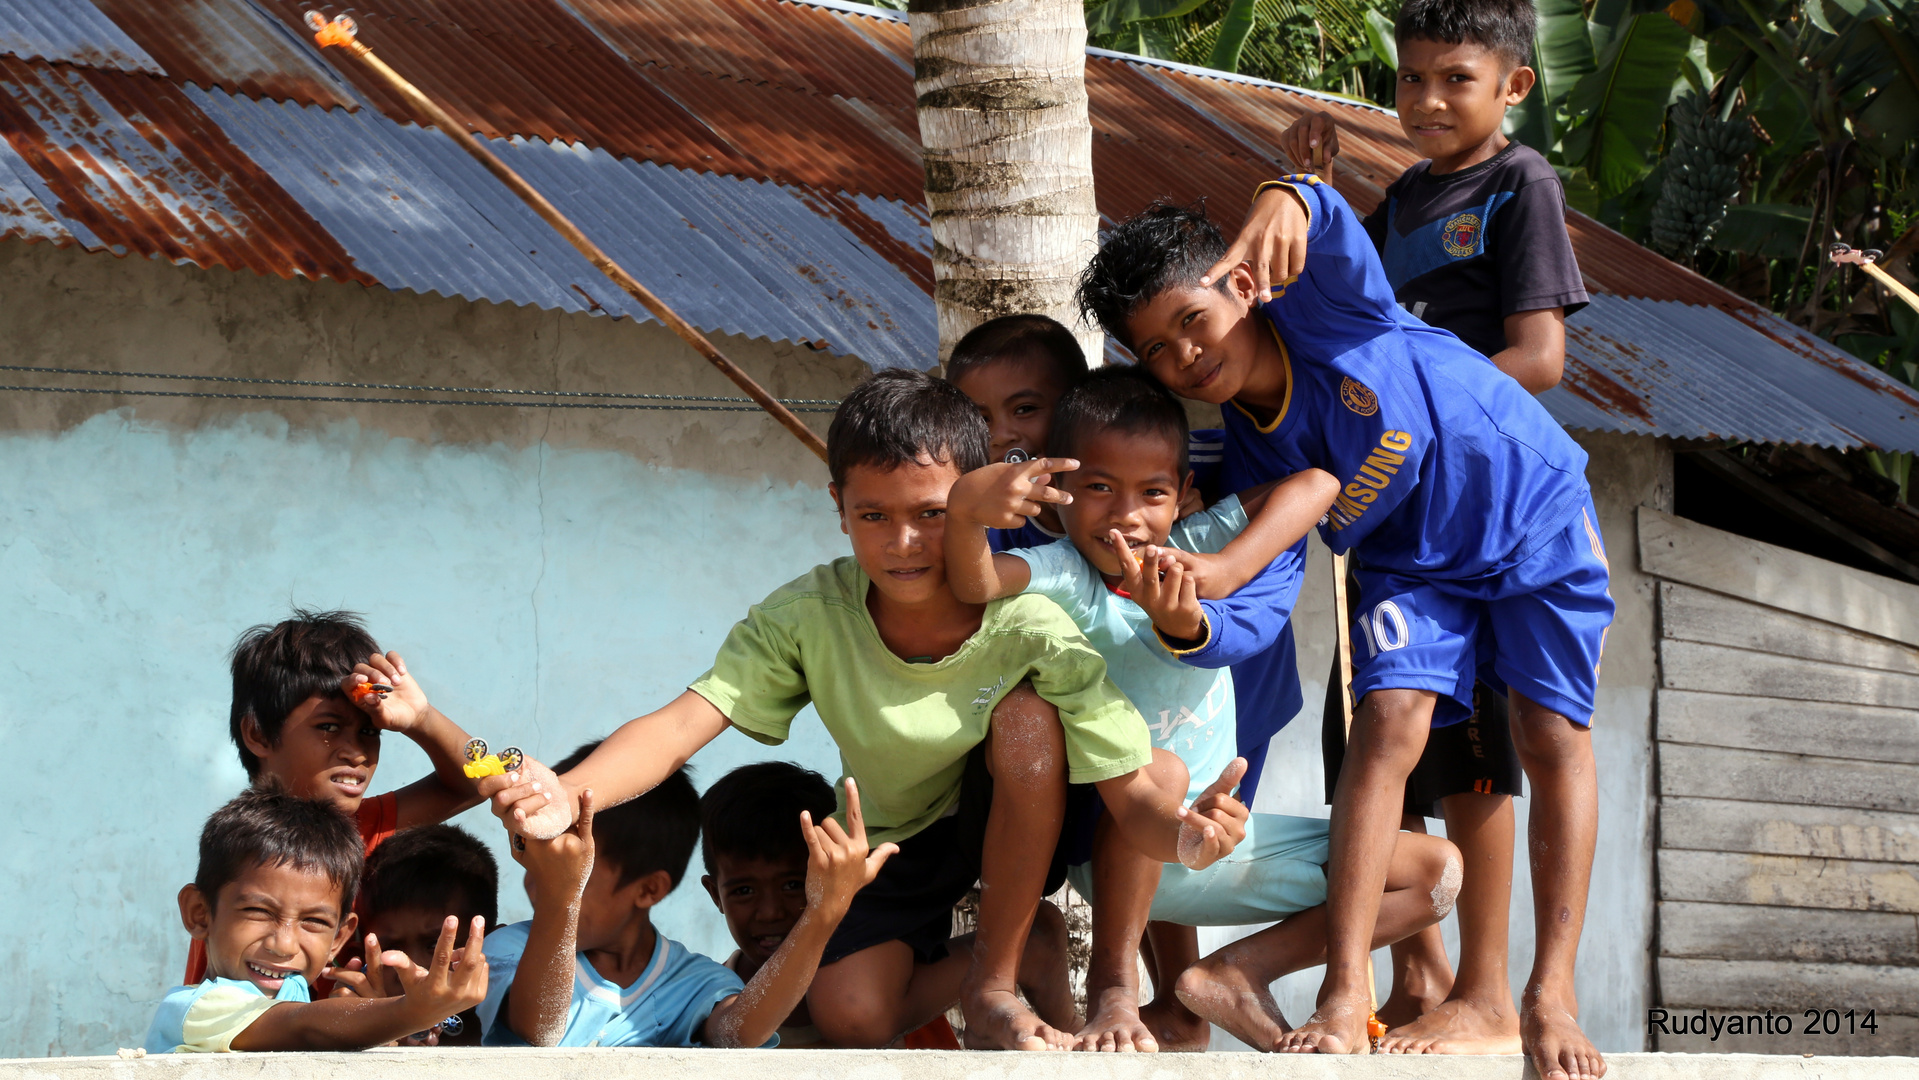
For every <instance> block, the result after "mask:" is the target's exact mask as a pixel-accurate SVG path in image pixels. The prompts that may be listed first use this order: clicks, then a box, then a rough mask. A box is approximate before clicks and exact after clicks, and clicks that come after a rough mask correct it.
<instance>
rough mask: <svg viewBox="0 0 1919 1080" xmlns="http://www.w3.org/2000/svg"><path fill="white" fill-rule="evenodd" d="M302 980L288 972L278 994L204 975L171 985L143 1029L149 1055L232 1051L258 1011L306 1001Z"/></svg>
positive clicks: (243, 981) (239, 981) (308, 995)
mask: <svg viewBox="0 0 1919 1080" xmlns="http://www.w3.org/2000/svg"><path fill="white" fill-rule="evenodd" d="M312 1000H313V995H312V994H311V993H309V992H308V990H307V981H306V978H305V977H304V976H301V975H289V976H287V978H286V979H285V980H284V981H283V982H281V983H280V992H279V993H277V994H275V995H274V996H272V997H268V996H267V995H266V992H265V991H263V990H261V989H260V988H259V987H257V986H255V985H253V983H251V982H249V981H247V980H246V979H212V978H210V979H207V980H206V981H205V982H201V983H194V984H193V985H190V986H176V987H174V988H173V989H172V990H170V991H168V992H167V996H166V997H165V998H163V999H161V1001H160V1009H159V1011H158V1012H156V1013H154V1014H153V1026H151V1027H149V1028H147V1041H146V1043H145V1046H146V1050H147V1053H149V1054H175V1053H178V1054H196V1053H202V1054H207V1053H211V1054H219V1053H225V1052H227V1051H228V1050H231V1049H233V1040H234V1037H235V1036H237V1035H239V1034H240V1033H241V1032H243V1031H245V1030H246V1029H247V1028H248V1027H250V1026H251V1025H252V1024H253V1022H254V1021H255V1020H258V1019H259V1018H260V1014H261V1013H264V1012H266V1011H267V1010H268V1009H271V1008H273V1007H274V1006H275V1005H278V1004H279V1003H281V1002H282V1001H299V1002H307V1001H312Z"/></svg>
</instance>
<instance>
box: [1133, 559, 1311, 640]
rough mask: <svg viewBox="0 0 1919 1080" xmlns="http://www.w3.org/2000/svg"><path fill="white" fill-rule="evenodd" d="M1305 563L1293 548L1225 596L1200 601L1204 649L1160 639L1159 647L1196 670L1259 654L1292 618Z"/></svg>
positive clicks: (1164, 637) (1163, 636)
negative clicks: (1202, 614)
mask: <svg viewBox="0 0 1919 1080" xmlns="http://www.w3.org/2000/svg"><path fill="white" fill-rule="evenodd" d="M1305 563H1306V545H1305V543H1304V542H1301V543H1297V544H1294V545H1293V546H1292V547H1290V548H1287V549H1286V550H1285V551H1282V552H1280V553H1279V557H1278V558H1276V559H1274V560H1273V561H1272V562H1271V563H1269V564H1268V565H1267V566H1266V568H1265V569H1264V570H1261V571H1260V572H1259V574H1258V575H1257V576H1255V577H1254V578H1253V580H1251V581H1249V582H1247V583H1246V585H1245V586H1244V587H1243V588H1241V589H1239V590H1237V591H1235V592H1234V593H1233V594H1232V595H1231V596H1228V597H1225V598H1224V599H1219V600H1201V601H1200V607H1201V608H1202V609H1203V610H1204V611H1205V614H1206V624H1207V627H1208V629H1209V631H1210V633H1209V635H1208V638H1207V640H1206V641H1205V642H1204V643H1201V644H1199V645H1198V647H1193V643H1191V642H1185V641H1178V640H1170V639H1168V638H1167V637H1166V635H1165V634H1163V633H1162V634H1161V635H1160V644H1161V645H1164V646H1165V647H1166V649H1167V651H1169V652H1171V653H1172V654H1173V655H1174V656H1175V657H1177V658H1178V659H1179V660H1180V662H1181V663H1184V664H1188V665H1191V666H1193V667H1202V668H1222V667H1230V666H1232V665H1234V664H1238V663H1240V662H1242V661H1245V660H1250V659H1252V658H1253V657H1255V656H1258V655H1260V654H1261V653H1264V652H1265V651H1266V650H1268V649H1270V648H1272V646H1273V643H1274V642H1275V641H1277V640H1278V639H1279V635H1280V631H1282V630H1284V629H1285V628H1286V622H1287V620H1288V619H1290V618H1292V613H1293V606H1294V605H1295V604H1296V603H1298V602H1299V591H1300V586H1301V585H1302V584H1303V583H1304V582H1305V579H1306V575H1305Z"/></svg>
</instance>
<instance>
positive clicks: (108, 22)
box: [0, 0, 167, 75]
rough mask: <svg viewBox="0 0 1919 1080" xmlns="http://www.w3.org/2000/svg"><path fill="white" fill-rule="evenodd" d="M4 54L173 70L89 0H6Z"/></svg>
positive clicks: (0, 43) (1, 36)
mask: <svg viewBox="0 0 1919 1080" xmlns="http://www.w3.org/2000/svg"><path fill="white" fill-rule="evenodd" d="M0 55H5V56H17V57H19V58H21V59H22V60H46V61H64V62H66V63H69V64H80V65H82V66H85V67H98V68H112V69H114V70H117V71H144V72H146V73H147V74H149V75H165V74H166V73H167V72H166V69H165V68H162V67H161V66H160V65H159V63H158V62H157V61H155V60H154V59H153V57H151V56H148V55H147V53H146V50H144V49H142V48H140V46H139V45H136V44H134V41H133V39H132V38H130V37H128V36H127V35H126V32H125V31H123V30H121V29H120V28H119V27H118V26H116V25H114V22H113V20H112V19H109V18H107V17H106V16H105V15H103V14H101V13H100V9H99V8H97V7H94V6H93V5H92V4H90V3H88V2H87V0H0Z"/></svg>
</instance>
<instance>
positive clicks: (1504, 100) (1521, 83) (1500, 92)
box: [1394, 40, 1535, 174]
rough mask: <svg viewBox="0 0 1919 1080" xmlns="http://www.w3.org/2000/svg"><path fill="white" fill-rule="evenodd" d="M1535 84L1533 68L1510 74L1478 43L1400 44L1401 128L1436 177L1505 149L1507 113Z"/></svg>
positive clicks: (1397, 94)
mask: <svg viewBox="0 0 1919 1080" xmlns="http://www.w3.org/2000/svg"><path fill="white" fill-rule="evenodd" d="M1534 79H1535V75H1534V73H1533V69H1532V68H1529V67H1524V66H1521V67H1515V68H1512V69H1511V70H1508V68H1507V61H1506V59H1505V58H1504V57H1503V56H1501V55H1500V54H1499V53H1498V52H1495V51H1494V50H1492V49H1489V48H1487V47H1486V46H1484V45H1481V44H1479V43H1477V42H1472V41H1462V42H1460V43H1458V44H1456V45H1449V44H1447V43H1446V42H1443V41H1420V40H1411V41H1402V42H1400V43H1399V82H1398V89H1397V91H1396V92H1395V94H1394V97H1395V100H1396V104H1397V105H1398V106H1399V126H1400V127H1401V128H1403V129H1404V130H1405V132H1406V136H1407V138H1410V139H1411V140H1412V141H1413V148H1414V149H1415V150H1417V151H1418V152H1419V153H1420V154H1423V155H1424V156H1426V157H1429V158H1431V159H1432V162H1433V164H1432V171H1433V173H1435V174H1444V173H1449V172H1455V171H1457V170H1459V169H1463V168H1466V167H1468V166H1471V165H1477V164H1478V163H1479V162H1481V161H1484V160H1486V159H1488V158H1490V157H1492V156H1493V155H1494V154H1497V153H1498V152H1499V151H1501V150H1503V149H1505V148H1506V137H1505V136H1504V135H1502V134H1501V133H1500V125H1501V124H1502V123H1504V122H1505V119H1506V110H1507V109H1509V108H1511V107H1512V106H1514V105H1517V104H1519V103H1520V102H1521V101H1522V100H1524V99H1525V97H1526V94H1527V92H1528V91H1530V90H1531V89H1532V87H1533V81H1534Z"/></svg>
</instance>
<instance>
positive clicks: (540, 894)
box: [513, 788, 593, 907]
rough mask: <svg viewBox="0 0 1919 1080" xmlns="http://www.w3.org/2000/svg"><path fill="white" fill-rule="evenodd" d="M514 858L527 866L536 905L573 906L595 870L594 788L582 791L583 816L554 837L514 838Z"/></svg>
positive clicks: (581, 807)
mask: <svg viewBox="0 0 1919 1080" xmlns="http://www.w3.org/2000/svg"><path fill="white" fill-rule="evenodd" d="M513 859H514V861H515V862H518V863H519V864H520V865H521V866H524V867H526V870H527V874H528V875H529V876H530V878H531V880H532V883H533V893H534V897H533V899H534V906H535V907H539V906H542V905H545V904H558V905H560V906H562V907H567V906H571V905H572V904H573V902H574V901H576V900H578V899H579V898H580V894H581V893H582V892H583V891H585V889H586V879H587V878H588V877H589V876H591V875H592V873H593V789H592V788H587V789H585V790H583V791H581V792H580V820H578V821H576V822H574V823H573V825H572V827H570V828H568V829H566V830H565V831H563V832H561V833H560V835H558V836H556V837H554V838H553V839H551V840H527V839H525V838H524V837H519V836H515V837H514V838H513Z"/></svg>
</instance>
